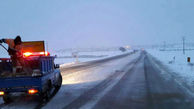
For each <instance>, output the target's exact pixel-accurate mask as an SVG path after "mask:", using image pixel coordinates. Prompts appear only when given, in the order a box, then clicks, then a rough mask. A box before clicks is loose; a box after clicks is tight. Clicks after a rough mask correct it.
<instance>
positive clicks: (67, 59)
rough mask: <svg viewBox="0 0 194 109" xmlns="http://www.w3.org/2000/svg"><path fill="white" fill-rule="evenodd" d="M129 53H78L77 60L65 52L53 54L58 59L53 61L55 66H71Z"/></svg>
mask: <svg viewBox="0 0 194 109" xmlns="http://www.w3.org/2000/svg"><path fill="white" fill-rule="evenodd" d="M127 52H131V51H126V52H121V51H96V52H79V53H77V54H78V58H77V60H76V58H74V57H72V52H65V53H57V52H56V53H54V54H56V55H57V57H58V58H56V59H55V63H56V64H73V63H76V62H77V61H78V62H86V61H92V60H99V59H104V58H108V57H112V56H116V55H120V54H123V53H127ZM79 56H86V57H79ZM87 56H88V57H87Z"/></svg>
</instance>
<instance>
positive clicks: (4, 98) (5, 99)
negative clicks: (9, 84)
mask: <svg viewBox="0 0 194 109" xmlns="http://www.w3.org/2000/svg"><path fill="white" fill-rule="evenodd" d="M3 101H4V103H6V104H7V103H10V102H11V101H12V100H11V96H10V95H9V94H7V95H4V96H3Z"/></svg>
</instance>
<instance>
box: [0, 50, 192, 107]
mask: <svg viewBox="0 0 194 109" xmlns="http://www.w3.org/2000/svg"><path fill="white" fill-rule="evenodd" d="M165 71H166V69H165V70H164V67H163V66H161V65H160V64H158V62H156V60H154V59H153V58H151V56H150V55H148V54H147V53H146V52H137V53H135V54H130V55H127V56H123V57H122V58H121V57H120V58H115V59H111V60H106V61H101V62H94V63H93V64H92V63H90V65H83V66H79V67H71V68H62V75H63V85H62V87H61V89H60V90H59V92H58V93H57V94H56V95H55V96H54V97H53V98H52V99H51V100H50V101H49V102H47V103H45V104H41V103H39V102H38V101H37V99H38V98H36V97H34V98H33V97H21V96H20V97H16V99H15V100H14V102H13V103H10V104H3V103H2V101H1V104H0V107H1V108H2V109H22V108H25V109H26V108H29V109H34V108H36V109H38V108H43V109H193V105H192V104H193V101H194V99H193V97H192V95H191V94H189V93H187V91H186V90H185V87H184V86H181V85H179V84H178V83H177V82H176V81H175V78H173V77H170V76H168V78H166V77H165V76H164V75H166V74H165V73H167V72H165ZM30 98H31V99H30ZM32 98H33V99H32Z"/></svg>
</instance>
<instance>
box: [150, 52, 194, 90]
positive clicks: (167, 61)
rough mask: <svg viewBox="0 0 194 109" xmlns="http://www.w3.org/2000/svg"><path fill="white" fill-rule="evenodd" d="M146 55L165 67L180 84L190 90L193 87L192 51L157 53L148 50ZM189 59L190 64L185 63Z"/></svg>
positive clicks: (193, 58) (193, 53)
mask: <svg viewBox="0 0 194 109" xmlns="http://www.w3.org/2000/svg"><path fill="white" fill-rule="evenodd" d="M147 52H148V53H150V54H151V55H152V56H154V57H155V58H157V59H158V60H160V61H161V62H162V63H163V64H164V65H167V66H168V68H169V69H170V70H171V71H170V73H172V75H175V76H176V77H178V78H177V79H178V80H179V81H181V82H182V83H184V84H186V85H188V86H189V87H190V88H192V87H193V86H194V51H186V52H185V54H183V52H182V51H159V50H157V49H155V50H152V49H148V50H147ZM188 57H190V58H191V62H190V63H188V62H187V58H188Z"/></svg>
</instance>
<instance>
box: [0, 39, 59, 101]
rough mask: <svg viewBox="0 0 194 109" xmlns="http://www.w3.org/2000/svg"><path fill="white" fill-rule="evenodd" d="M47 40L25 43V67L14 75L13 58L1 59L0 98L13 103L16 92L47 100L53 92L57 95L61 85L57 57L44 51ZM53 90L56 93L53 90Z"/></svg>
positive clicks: (23, 58)
mask: <svg viewBox="0 0 194 109" xmlns="http://www.w3.org/2000/svg"><path fill="white" fill-rule="evenodd" d="M44 46H45V45H44V41H30V42H23V57H22V60H23V62H24V63H25V64H24V65H23V66H22V68H20V69H17V72H15V73H13V70H12V62H11V59H10V58H0V96H1V97H3V100H4V102H5V103H9V102H11V101H12V97H11V96H12V94H13V93H18V92H19V93H26V94H28V95H38V96H39V98H40V100H47V99H49V97H50V96H51V94H52V93H51V92H57V91H58V90H59V89H60V87H61V84H62V76H61V73H60V69H59V65H58V64H54V59H55V57H56V56H50V53H49V52H48V51H45V47H44ZM52 90H54V91H52Z"/></svg>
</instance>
